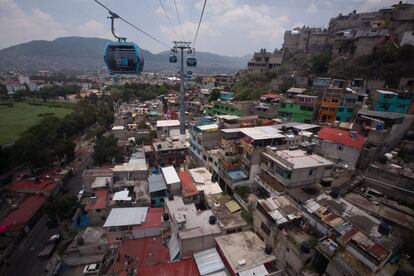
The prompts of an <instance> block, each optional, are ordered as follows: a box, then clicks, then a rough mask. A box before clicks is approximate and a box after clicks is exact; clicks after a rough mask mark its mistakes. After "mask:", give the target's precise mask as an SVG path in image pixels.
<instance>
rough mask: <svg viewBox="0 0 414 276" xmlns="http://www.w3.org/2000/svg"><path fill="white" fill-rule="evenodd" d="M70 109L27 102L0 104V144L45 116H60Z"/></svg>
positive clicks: (67, 112)
mask: <svg viewBox="0 0 414 276" xmlns="http://www.w3.org/2000/svg"><path fill="white" fill-rule="evenodd" d="M0 103H1V102H0ZM72 111H73V109H72V108H69V107H49V106H45V105H30V104H28V103H13V107H8V106H5V105H0V145H3V144H9V143H12V142H13V141H15V140H16V139H17V138H19V136H20V135H21V134H22V133H23V132H24V131H25V130H27V129H28V128H30V127H31V126H33V125H35V124H37V123H39V122H40V121H41V120H42V118H44V117H45V116H56V117H59V118H62V117H64V116H65V115H67V114H69V113H71V112H72Z"/></svg>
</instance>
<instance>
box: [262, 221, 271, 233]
mask: <svg viewBox="0 0 414 276" xmlns="http://www.w3.org/2000/svg"><path fill="white" fill-rule="evenodd" d="M260 229H262V230H263V232H265V233H266V235H269V234H270V228H269V227H267V225H266V224H264V223H263V222H262V224H261V225H260Z"/></svg>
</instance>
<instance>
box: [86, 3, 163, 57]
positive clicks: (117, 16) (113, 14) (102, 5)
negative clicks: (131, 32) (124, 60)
mask: <svg viewBox="0 0 414 276" xmlns="http://www.w3.org/2000/svg"><path fill="white" fill-rule="evenodd" d="M94 1H95V2H96V3H97V4H99V5H100V6H101V7H103V8H104V9H106V10H107V11H108V12H109V14H110V15H111V16H116V18H117V19H119V20H121V21H123V22H124V23H126V24H128V25H129V26H131V27H132V28H134V29H136V30H137V31H139V32H141V33H143V34H144V35H146V36H148V37H149V38H151V39H153V40H154V41H156V42H158V43H159V44H161V45H163V46H165V47H167V48H168V49H169V48H170V47H169V46H168V45H167V44H165V43H163V42H162V41H160V40H158V39H157V38H155V37H153V36H152V35H150V34H149V33H147V32H145V31H144V30H142V29H140V28H138V27H137V26H135V25H134V24H132V23H131V22H129V21H128V20H126V19H124V18H123V17H121V16H119V15H118V14H116V13H115V12H113V11H112V10H110V9H109V8H108V7H106V6H105V5H104V4H102V3H101V2H99V1H98V0H94Z"/></svg>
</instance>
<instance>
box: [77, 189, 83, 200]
mask: <svg viewBox="0 0 414 276" xmlns="http://www.w3.org/2000/svg"><path fill="white" fill-rule="evenodd" d="M84 192H85V191H84V190H80V191H79V193H78V200H81V199H82V196H83V193H84Z"/></svg>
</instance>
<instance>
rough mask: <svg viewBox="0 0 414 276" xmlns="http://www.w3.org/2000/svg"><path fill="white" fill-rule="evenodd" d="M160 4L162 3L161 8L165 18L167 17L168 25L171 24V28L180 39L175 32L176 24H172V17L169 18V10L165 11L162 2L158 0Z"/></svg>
mask: <svg viewBox="0 0 414 276" xmlns="http://www.w3.org/2000/svg"><path fill="white" fill-rule="evenodd" d="M158 2H159V3H160V6H161V8H162V10H163V11H164V14H165V17H167V20H168V23H170V26H171V28H172V30H173V32H174V34H175V37H176V38H177V39H178V33H177V31H176V30H175V28H174V24H173V23H172V21H171V19H170V17H169V16H168V13H167V10H166V9H165V7H164V4H163V3H162V0H158Z"/></svg>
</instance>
